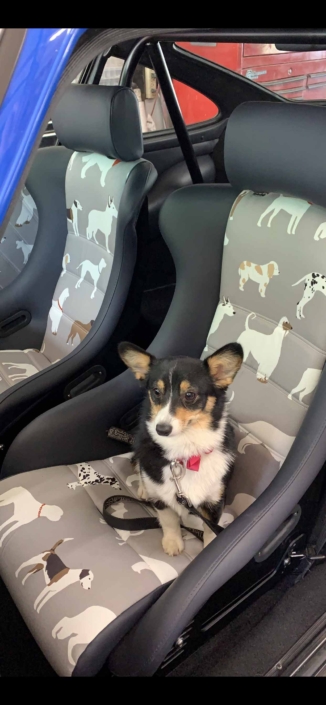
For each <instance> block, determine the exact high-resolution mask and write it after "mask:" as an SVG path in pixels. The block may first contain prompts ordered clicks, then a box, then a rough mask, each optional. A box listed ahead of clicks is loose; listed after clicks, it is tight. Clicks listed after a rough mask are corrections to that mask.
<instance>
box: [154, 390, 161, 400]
mask: <svg viewBox="0 0 326 705" xmlns="http://www.w3.org/2000/svg"><path fill="white" fill-rule="evenodd" d="M153 394H154V397H156V399H159V398H160V396H161V392H160V390H159V389H158V388H157V387H154V389H153Z"/></svg>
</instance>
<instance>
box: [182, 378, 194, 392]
mask: <svg viewBox="0 0 326 705" xmlns="http://www.w3.org/2000/svg"><path fill="white" fill-rule="evenodd" d="M190 387H191V384H190V382H188V380H187V379H183V380H182V382H181V384H180V392H183V393H185V392H187V391H188V389H190Z"/></svg>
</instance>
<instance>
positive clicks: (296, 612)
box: [169, 563, 326, 677]
mask: <svg viewBox="0 0 326 705" xmlns="http://www.w3.org/2000/svg"><path fill="white" fill-rule="evenodd" d="M325 584H326V563H323V564H321V565H319V566H315V567H314V569H313V570H312V571H311V572H310V573H309V574H308V575H307V576H306V577H305V579H304V580H303V581H302V582H300V583H298V584H296V585H294V586H293V587H291V588H289V589H287V586H288V582H287V579H284V580H283V581H282V582H280V583H279V584H278V585H277V586H276V587H275V588H274V589H272V590H270V591H269V592H267V593H266V594H265V595H263V596H262V597H261V598H259V599H258V600H257V601H256V602H255V603H253V604H252V605H251V606H250V607H248V608H247V609H246V610H245V611H244V612H242V613H241V614H240V615H239V616H238V617H237V618H236V619H234V620H233V622H231V623H230V624H229V625H228V626H227V627H225V628H224V629H223V630H222V631H221V632H219V634H217V635H216V636H215V637H213V638H212V639H211V640H210V641H208V642H207V643H206V644H205V645H204V646H202V647H201V648H200V649H198V651H196V653H194V654H192V656H190V657H189V658H188V659H187V660H186V661H185V662H184V663H182V664H180V666H178V668H176V669H175V670H174V671H173V672H172V673H171V674H170V676H169V677H173V676H174V677H184V676H206V677H207V676H215V677H218V676H220V677H221V676H229V677H230V676H231V677H234V676H239V677H240V676H263V675H265V673H266V672H267V671H268V669H269V668H271V667H272V666H273V665H274V663H275V662H276V661H277V660H278V659H279V658H280V657H281V656H282V655H283V654H284V653H285V652H286V651H287V650H288V649H289V648H290V647H291V646H292V645H293V644H294V643H295V642H296V640H297V639H298V638H299V637H300V636H302V635H303V634H304V633H305V631H306V630H307V629H308V628H309V627H310V626H311V625H312V624H313V623H314V622H315V621H316V620H317V619H318V617H320V616H321V614H323V612H325V610H326V589H325Z"/></svg>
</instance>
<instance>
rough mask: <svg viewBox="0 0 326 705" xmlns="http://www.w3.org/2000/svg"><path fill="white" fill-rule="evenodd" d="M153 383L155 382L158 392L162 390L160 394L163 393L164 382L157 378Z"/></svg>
mask: <svg viewBox="0 0 326 705" xmlns="http://www.w3.org/2000/svg"><path fill="white" fill-rule="evenodd" d="M155 384H156V386H157V387H158V388H159V390H160V392H162V394H164V392H165V384H164V382H163V380H162V379H158V380H157V381H156V382H155Z"/></svg>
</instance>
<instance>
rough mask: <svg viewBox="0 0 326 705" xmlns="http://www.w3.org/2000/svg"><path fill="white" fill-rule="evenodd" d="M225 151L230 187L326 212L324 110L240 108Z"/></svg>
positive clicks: (279, 106)
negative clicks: (300, 200)
mask: <svg viewBox="0 0 326 705" xmlns="http://www.w3.org/2000/svg"><path fill="white" fill-rule="evenodd" d="M224 150H225V151H224V160H225V169H226V173H227V176H228V179H229V181H230V183H231V184H232V185H233V186H236V187H237V188H239V189H241V190H242V189H249V190H251V191H257V192H272V193H281V194H284V195H287V196H295V197H298V198H303V199H304V200H306V201H311V202H312V203H315V204H316V205H319V206H324V207H325V206H326V186H325V185H326V109H325V108H323V107H319V106H313V105H300V104H292V105H291V104H289V103H267V102H266V103H265V102H262V103H255V102H253V103H243V104H242V105H240V106H239V107H237V108H236V109H235V110H234V111H233V113H232V115H231V116H230V118H229V120H228V125H227V128H226V133H225V143H224Z"/></svg>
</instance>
